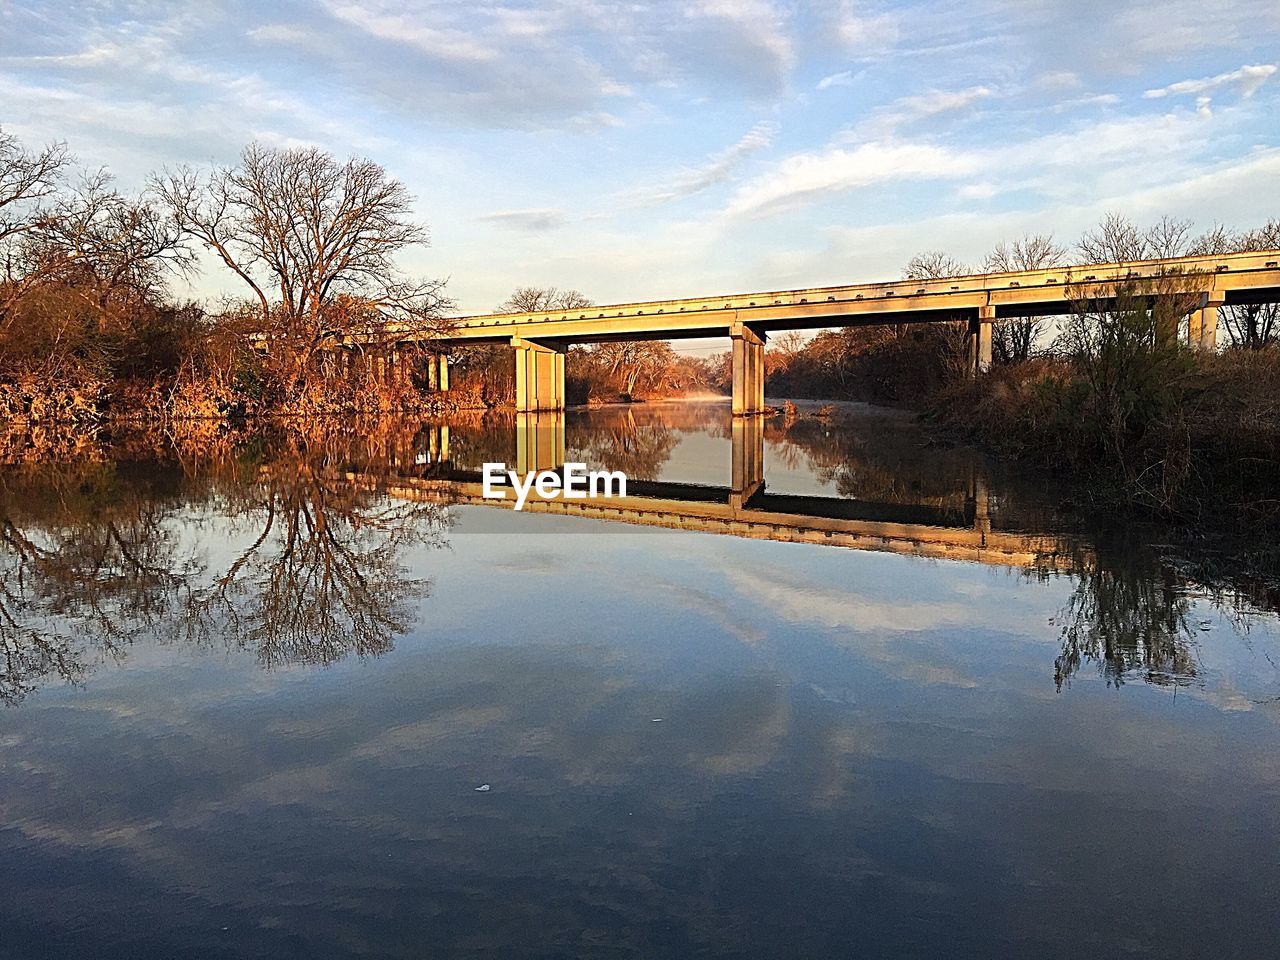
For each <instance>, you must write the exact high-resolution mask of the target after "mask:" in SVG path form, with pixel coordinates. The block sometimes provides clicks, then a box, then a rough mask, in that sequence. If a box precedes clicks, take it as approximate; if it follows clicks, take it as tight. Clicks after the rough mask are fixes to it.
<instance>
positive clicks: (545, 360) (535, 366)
mask: <svg viewBox="0 0 1280 960" xmlns="http://www.w3.org/2000/svg"><path fill="white" fill-rule="evenodd" d="M511 346H512V347H514V348H515V364H516V368H515V372H516V396H515V404H516V411H517V412H527V411H530V410H563V409H564V352H565V351H564V348H563V347H548V346H545V345H543V344H539V343H534V342H532V341H530V340H520V339H518V338H515V339H512V341H511Z"/></svg>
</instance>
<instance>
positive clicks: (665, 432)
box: [569, 410, 679, 480]
mask: <svg viewBox="0 0 1280 960" xmlns="http://www.w3.org/2000/svg"><path fill="white" fill-rule="evenodd" d="M611 413H612V411H611ZM645 420H646V422H645V423H643V424H642V423H640V422H639V421H638V419H637V417H636V416H635V415H634V413H633V412H632V411H630V410H625V411H621V412H620V413H616V414H614V415H611V416H607V417H593V418H592V419H591V420H590V421H589V429H586V430H583V431H582V432H583V433H585V434H586V442H585V443H575V444H574V445H573V448H572V450H571V453H570V456H569V459H570V460H575V461H577V460H581V461H582V462H585V463H591V464H599V465H600V466H601V467H603V468H604V469H606V470H621V471H622V472H623V473H625V474H626V475H627V476H628V477H629V478H631V479H632V480H656V479H657V477H658V475H659V474H660V473H661V472H662V467H663V465H664V464H666V462H667V461H668V460H670V459H671V451H672V450H674V449H675V447H676V444H677V443H678V442H679V436H678V434H677V433H676V431H674V430H673V429H672V428H671V427H670V426H669V425H668V424H666V423H664V422H662V421H661V420H660V419H657V418H645Z"/></svg>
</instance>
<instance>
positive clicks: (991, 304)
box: [429, 251, 1280, 415]
mask: <svg viewBox="0 0 1280 960" xmlns="http://www.w3.org/2000/svg"><path fill="white" fill-rule="evenodd" d="M1170 278H1176V280H1177V289H1178V292H1179V296H1180V297H1182V298H1184V302H1186V303H1189V304H1191V305H1192V306H1191V307H1190V308H1189V319H1188V323H1187V330H1188V340H1189V342H1190V343H1191V345H1192V346H1194V347H1196V348H1199V349H1208V350H1211V349H1214V348H1215V346H1216V343H1217V328H1218V311H1219V310H1220V309H1221V308H1222V307H1224V306H1233V305H1240V304H1251V303H1264V302H1280V251H1271V252H1261V253H1235V254H1226V255H1223V256H1199V257H1178V258H1174V259H1162V260H1140V261H1132V262H1126V263H1109V264H1098V265H1093V266H1072V267H1055V268H1051V269H1045V270H1023V271H1017V272H1012V273H983V274H974V275H971V276H962V277H946V278H943V279H937V280H891V281H884V282H882V283H862V284H852V285H848V286H838V287H814V288H810V289H804V290H773V291H765V292H761V293H744V294H734V295H719V296H706V297H686V298H683V299H678V300H651V301H646V302H644V303H619V304H609V305H599V306H591V307H583V308H576V309H573V310H558V311H553V312H538V313H495V314H483V315H478V316H469V317H461V318H459V319H458V320H457V322H456V325H455V326H454V328H453V329H452V330H451V331H450V332H449V333H447V334H446V335H445V336H443V337H439V338H433V339H432V343H433V345H434V344H437V343H438V344H440V345H441V346H446V347H447V346H448V345H451V344H470V343H502V344H509V345H510V346H511V347H513V348H514V353H515V385H516V396H515V404H516V409H517V410H518V411H535V410H560V409H563V408H564V406H565V353H566V352H567V351H568V348H569V346H570V345H572V344H575V343H593V342H602V341H610V340H614V341H617V340H673V339H681V338H695V337H726V336H727V337H729V338H730V340H731V341H732V349H733V412H734V414H735V415H743V414H756V413H761V412H763V410H764V350H765V344H766V342H767V340H768V336H769V334H771V333H774V332H776V331H781V330H804V329H816V328H822V327H837V326H855V325H872V324H884V323H894V324H898V323H929V322H957V321H960V322H964V323H966V324H968V332H969V358H970V363H971V366H972V369H973V370H974V371H975V372H976V371H982V370H985V369H987V368H988V367H989V366H990V364H991V325H992V323H994V322H995V321H996V320H1001V319H1005V318H1010V317H1023V316H1049V315H1055V314H1069V313H1071V312H1072V310H1073V303H1074V302H1075V301H1076V300H1078V299H1079V298H1081V297H1087V298H1088V299H1089V300H1091V301H1093V302H1095V303H1097V304H1103V305H1105V304H1106V303H1108V302H1109V301H1112V300H1114V298H1115V296H1116V291H1117V289H1118V288H1123V287H1125V286H1126V285H1134V284H1138V285H1141V284H1143V283H1147V284H1150V285H1151V287H1150V288H1151V289H1152V290H1153V291H1157V294H1156V295H1158V291H1159V290H1160V289H1161V283H1162V282H1165V281H1168V280H1169V279H1170ZM1188 294H1191V296H1188ZM1171 335H1173V336H1176V331H1172V332H1171ZM429 373H430V383H431V385H433V386H434V387H435V388H436V389H442V390H443V389H448V382H449V377H448V359H447V356H446V355H445V354H444V353H440V354H438V355H436V357H435V358H434V359H433V361H432V364H431V368H430V371H429Z"/></svg>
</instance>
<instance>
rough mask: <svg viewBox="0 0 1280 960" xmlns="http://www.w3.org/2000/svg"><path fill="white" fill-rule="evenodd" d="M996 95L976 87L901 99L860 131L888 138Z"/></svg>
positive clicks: (884, 109)
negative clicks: (898, 130)
mask: <svg viewBox="0 0 1280 960" xmlns="http://www.w3.org/2000/svg"><path fill="white" fill-rule="evenodd" d="M993 94H994V91H993V90H992V89H991V88H990V87H983V86H975V87H967V88H966V89H964V90H929V91H927V92H925V93H920V94H914V95H912V96H907V97H900V98H899V99H897V100H895V101H893V102H892V103H890V104H889V105H888V106H885V107H882V108H880V109H879V110H877V111H875V113H874V114H873V116H872V118H871V120H869V121H868V122H867V123H866V124H864V125H862V127H861V128H860V129H859V130H858V134H859V135H861V136H867V135H870V136H884V135H885V134H889V133H892V132H893V131H894V130H896V129H897V128H898V127H901V126H905V125H907V124H909V123H915V122H917V121H920V120H927V119H929V118H931V117H937V116H940V115H942V114H944V113H956V112H959V111H962V110H966V109H968V108H969V107H971V106H973V105H974V104H975V103H978V102H979V101H981V100H985V99H987V98H988V97H990V96H992V95H993Z"/></svg>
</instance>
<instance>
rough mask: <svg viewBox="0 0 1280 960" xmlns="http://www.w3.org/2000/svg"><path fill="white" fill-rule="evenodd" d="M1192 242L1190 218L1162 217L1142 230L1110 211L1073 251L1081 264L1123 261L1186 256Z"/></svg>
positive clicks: (1122, 216) (1120, 215)
mask: <svg viewBox="0 0 1280 960" xmlns="http://www.w3.org/2000/svg"><path fill="white" fill-rule="evenodd" d="M1194 242H1195V240H1194V238H1193V237H1192V234H1191V221H1189V220H1179V219H1177V218H1175V217H1170V216H1163V217H1161V218H1160V219H1159V220H1157V221H1156V222H1155V223H1153V224H1151V225H1150V226H1148V227H1146V228H1145V229H1143V228H1140V227H1139V226H1138V225H1137V224H1135V223H1134V222H1133V221H1132V220H1131V219H1129V218H1128V217H1126V216H1124V215H1123V214H1120V213H1116V212H1115V211H1112V212H1109V213H1108V214H1107V215H1106V216H1105V217H1103V218H1102V222H1101V223H1099V224H1098V226H1096V227H1095V228H1094V229H1092V230H1090V231H1088V232H1086V233H1085V234H1084V236H1082V237H1081V238H1080V240H1079V242H1078V243H1077V244H1076V250H1077V252H1078V253H1079V254H1080V259H1081V262H1082V263H1125V262H1127V261H1130V260H1152V259H1156V258H1163V257H1181V256H1185V255H1187V254H1188V253H1190V252H1192V246H1193V244H1194Z"/></svg>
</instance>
